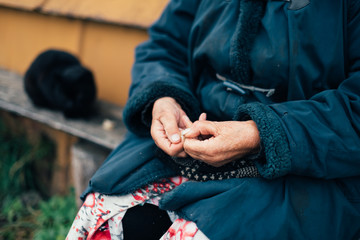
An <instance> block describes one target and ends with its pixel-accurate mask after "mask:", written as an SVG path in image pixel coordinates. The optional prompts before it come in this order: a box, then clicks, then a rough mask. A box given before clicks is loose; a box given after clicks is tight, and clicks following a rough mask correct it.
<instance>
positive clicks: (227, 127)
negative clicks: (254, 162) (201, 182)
mask: <svg viewBox="0 0 360 240" xmlns="http://www.w3.org/2000/svg"><path fill="white" fill-rule="evenodd" d="M185 137H186V138H185V141H184V150H185V152H186V153H187V154H188V155H190V156H191V157H193V158H194V159H198V160H201V161H203V162H205V163H207V164H209V165H212V166H215V167H220V166H222V165H224V164H226V163H229V162H231V161H233V160H235V159H239V158H241V157H243V156H245V155H247V154H249V153H255V152H256V151H258V150H259V148H260V136H259V131H258V129H257V126H256V124H255V122H254V121H252V120H250V121H225V122H212V121H205V120H199V121H196V122H194V123H193V125H192V126H191V128H190V130H188V132H187V133H186V134H185Z"/></svg>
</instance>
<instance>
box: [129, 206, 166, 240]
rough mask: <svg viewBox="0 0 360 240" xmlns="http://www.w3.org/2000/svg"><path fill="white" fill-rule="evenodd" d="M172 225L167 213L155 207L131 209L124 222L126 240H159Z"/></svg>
mask: <svg viewBox="0 0 360 240" xmlns="http://www.w3.org/2000/svg"><path fill="white" fill-rule="evenodd" d="M171 224H172V222H171V220H170V218H169V215H168V214H167V212H166V211H164V210H161V209H159V208H158V207H157V206H155V205H152V204H147V203H145V204H144V205H143V206H141V205H138V206H136V207H132V208H129V209H128V210H127V211H126V213H125V216H124V218H123V220H122V225H123V230H124V231H123V233H124V240H140V239H146V240H159V239H160V238H161V237H162V235H164V233H165V232H166V231H167V230H168V229H169V227H170V226H171Z"/></svg>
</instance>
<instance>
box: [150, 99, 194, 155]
mask: <svg viewBox="0 0 360 240" xmlns="http://www.w3.org/2000/svg"><path fill="white" fill-rule="evenodd" d="M191 125H192V122H191V121H190V119H189V118H188V116H187V115H186V113H185V112H184V111H183V110H182V108H181V106H180V105H179V104H178V103H177V102H176V101H175V99H173V98H170V97H163V98H160V99H158V100H156V101H155V103H154V106H153V111H152V123H151V136H152V138H153V139H154V141H155V144H156V145H157V146H158V147H159V148H160V149H162V150H163V151H164V152H165V153H167V154H168V155H170V156H176V157H185V156H186V153H185V152H184V149H183V141H182V138H181V133H180V131H181V130H183V129H185V128H189V127H191Z"/></svg>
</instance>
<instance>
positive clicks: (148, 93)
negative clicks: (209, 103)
mask: <svg viewBox="0 0 360 240" xmlns="http://www.w3.org/2000/svg"><path fill="white" fill-rule="evenodd" d="M161 97H172V98H174V99H175V100H176V101H177V102H178V103H179V104H180V105H181V107H182V108H183V110H184V111H185V112H186V114H187V115H188V116H189V118H190V119H191V120H195V119H197V117H198V116H199V115H200V113H201V111H200V105H199V103H198V101H197V100H196V98H195V97H194V96H193V95H192V94H191V93H189V92H186V91H184V90H182V89H181V88H179V87H177V86H174V85H172V84H169V83H168V82H163V81H158V82H154V83H152V84H151V85H144V87H142V89H140V90H139V91H138V92H137V93H136V94H134V95H133V96H131V97H130V98H129V99H128V101H127V103H126V106H125V108H124V112H123V119H124V123H125V125H126V126H127V128H128V129H129V130H130V131H131V132H133V133H135V134H136V135H138V136H144V137H145V136H150V126H151V120H152V106H153V104H154V102H155V101H156V100H157V99H159V98H161Z"/></svg>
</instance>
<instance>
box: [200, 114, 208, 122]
mask: <svg viewBox="0 0 360 240" xmlns="http://www.w3.org/2000/svg"><path fill="white" fill-rule="evenodd" d="M206 117H207V115H206V113H202V114H200V117H199V121H205V120H206Z"/></svg>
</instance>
